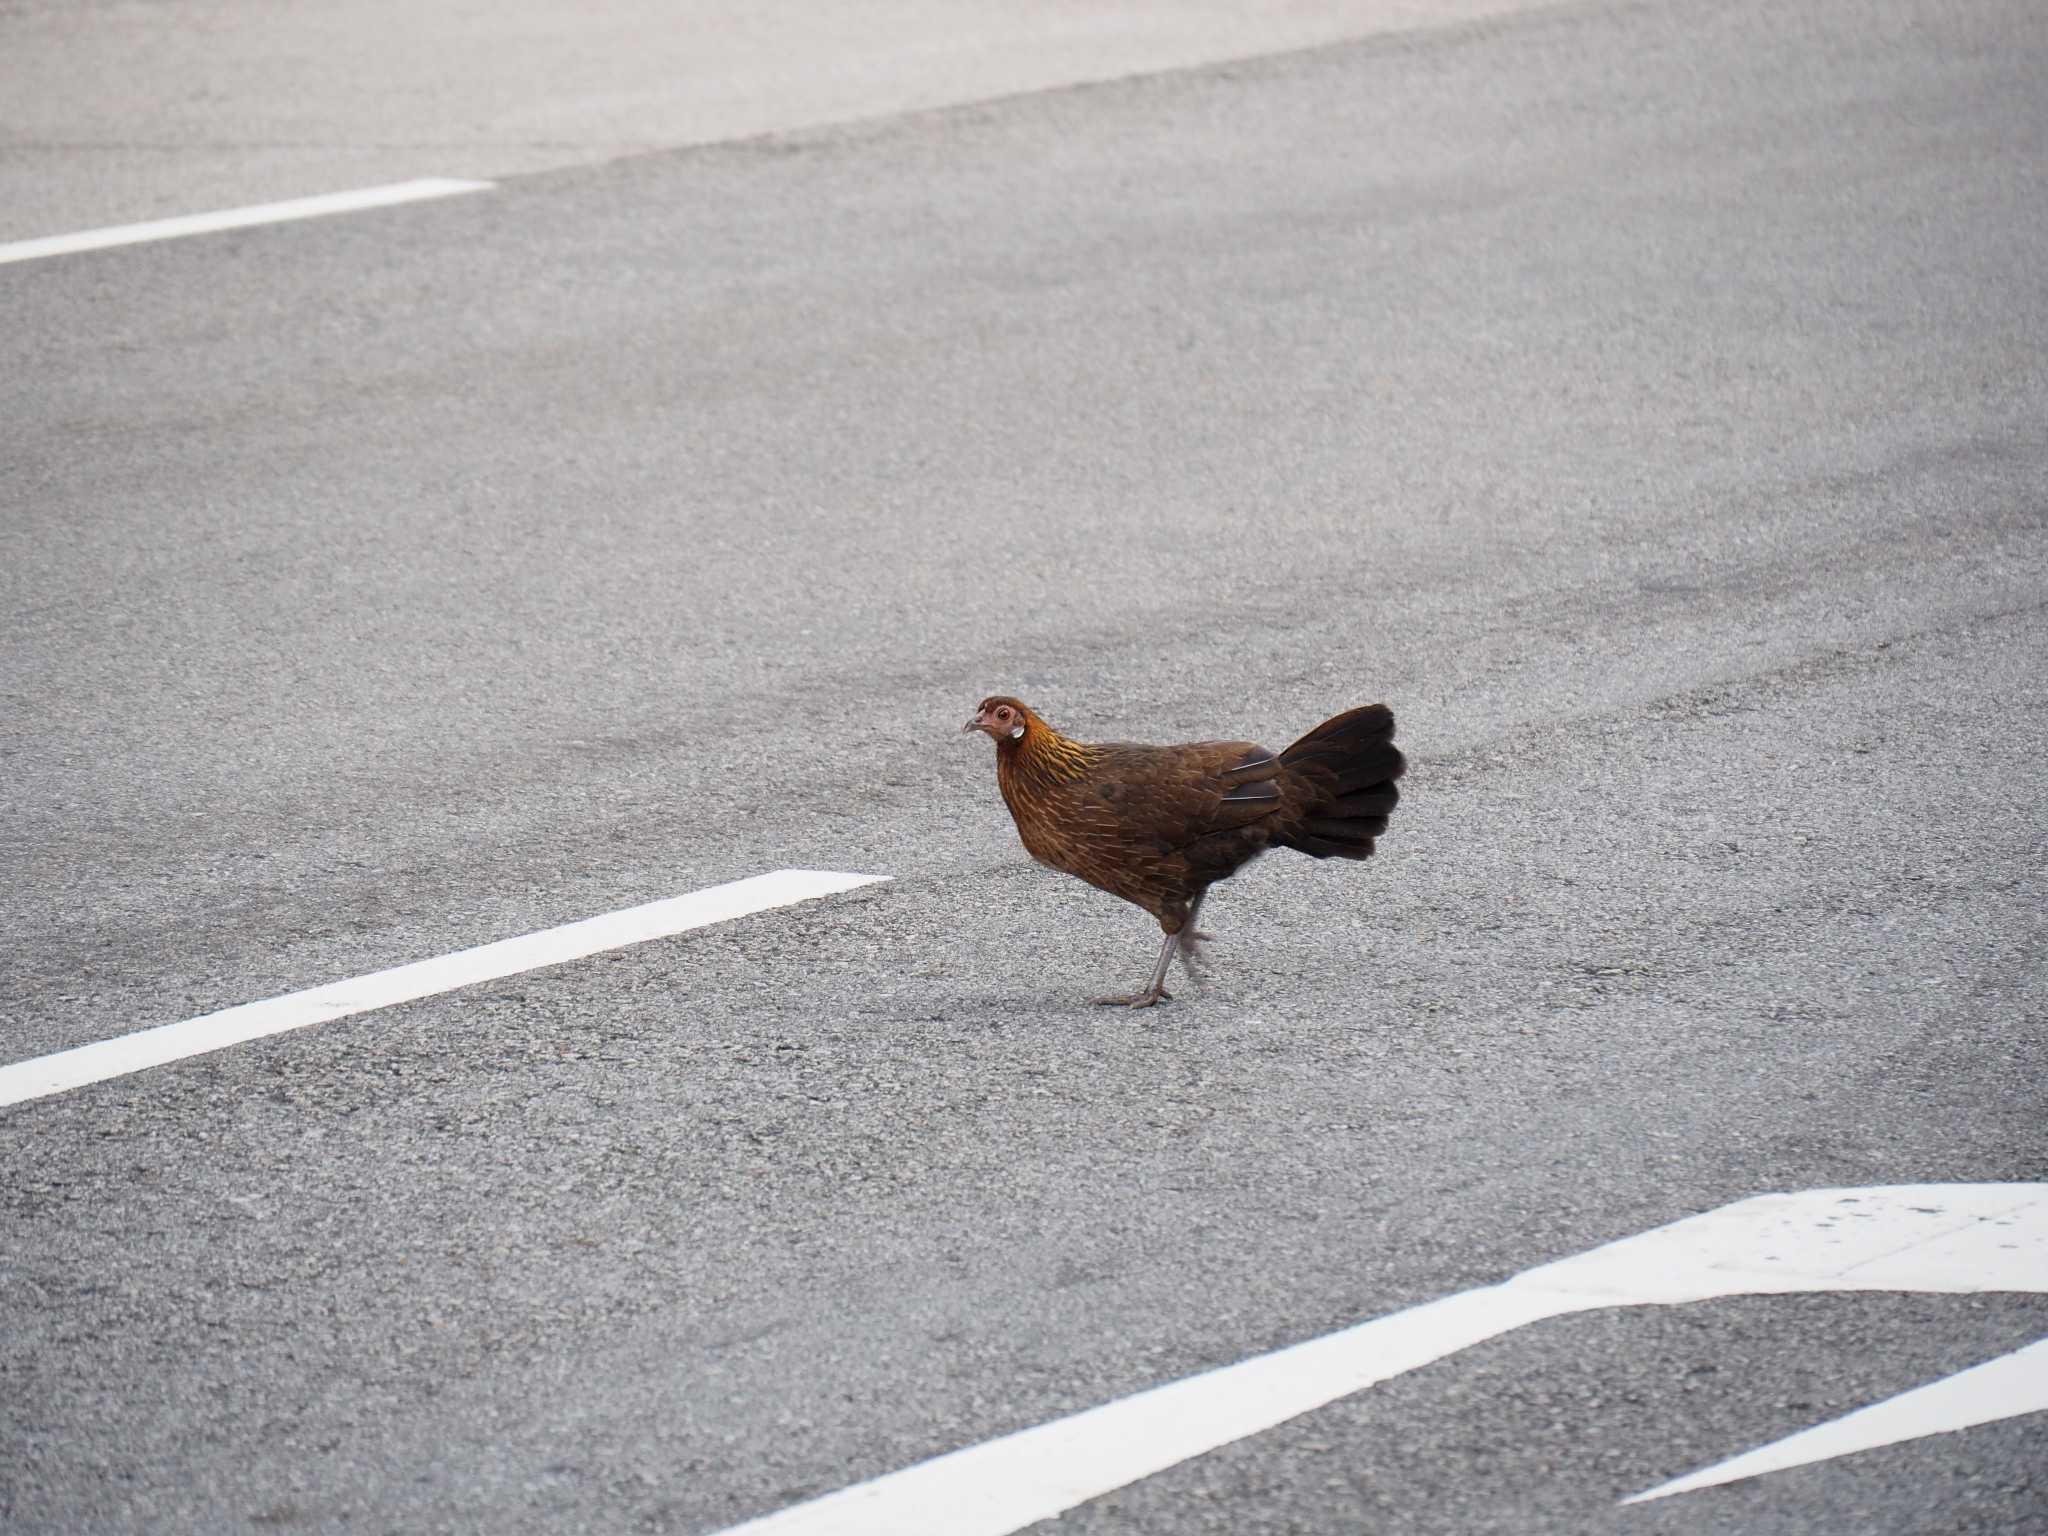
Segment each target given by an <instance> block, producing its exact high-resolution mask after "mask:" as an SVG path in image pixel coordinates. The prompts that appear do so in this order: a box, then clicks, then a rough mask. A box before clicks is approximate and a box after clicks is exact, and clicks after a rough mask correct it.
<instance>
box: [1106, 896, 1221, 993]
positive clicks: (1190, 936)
mask: <svg viewBox="0 0 2048 1536" xmlns="http://www.w3.org/2000/svg"><path fill="white" fill-rule="evenodd" d="M1208 894H1209V893H1208V892H1207V891H1203V892H1201V893H1200V894H1198V895H1197V896H1196V897H1195V899H1194V900H1193V901H1191V902H1190V903H1188V911H1187V916H1186V917H1184V918H1182V919H1181V921H1180V926H1179V927H1178V928H1175V929H1174V930H1173V931H1172V932H1171V933H1169V934H1167V936H1166V942H1165V943H1163V944H1161V945H1160V946H1159V963H1158V964H1157V965H1155V966H1153V967H1152V981H1151V983H1150V985H1148V986H1147V987H1146V988H1145V990H1144V991H1142V992H1139V993H1137V994H1136V995H1134V996H1131V997H1098V998H1096V999H1095V1001H1096V1003H1097V1004H1098V1005H1099V1006H1101V1007H1104V1008H1150V1007H1151V1006H1152V1005H1153V1004H1154V1003H1164V1002H1171V1001H1172V1000H1173V994H1172V993H1171V992H1169V991H1167V990H1166V972H1167V968H1168V967H1169V966H1171V965H1172V964H1173V957H1174V955H1175V954H1178V955H1179V956H1180V963H1181V964H1182V965H1183V966H1185V967H1186V968H1187V973H1188V976H1189V977H1190V978H1191V979H1192V980H1193V981H1194V982H1195V983H1196V985H1197V986H1199V985H1200V984H1201V972H1200V970H1199V969H1198V968H1197V967H1198V966H1199V964H1200V961H1201V954H1200V949H1201V942H1202V940H1204V939H1206V938H1208V937H1209V935H1208V934H1206V933H1200V932H1197V931H1196V928H1195V916H1196V914H1197V913H1199V912H1200V911H1201V910H1202V898H1203V897H1204V896H1207V895H1208Z"/></svg>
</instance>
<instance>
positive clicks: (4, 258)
mask: <svg viewBox="0 0 2048 1536" xmlns="http://www.w3.org/2000/svg"><path fill="white" fill-rule="evenodd" d="M496 185H497V183H496V182H491V181H456V180H454V179H452V178H449V177H446V176H428V177H423V178H421V179H420V180H418V181H398V182H393V183H391V184H390V185H388V186H382V187H363V188H360V189H359V190H357V191H354V192H328V193H324V194H322V195H321V196H319V197H295V198H292V199H290V200H289V201H286V202H282V203H257V204H254V205H252V206H250V207H247V208H223V209H221V210H220V211H219V212H217V213H189V214H185V215H183V216H182V217H179V218H175V219H151V220H150V221H149V222H148V223H146V224H113V225H109V226H108V227H107V228H105V229H86V230H80V231H79V232H78V233H77V234H71V235H45V236H43V237H42V238H41V239H38V240H16V241H13V242H12V243H10V244H7V245H0V265H4V264H5V263H7V262H10V261H34V260H35V259H36V258H37V257H39V256H67V255H69V254H71V253H72V252H74V251H97V250H101V249H104V248H105V247H107V246H110V245H137V244H140V243H141V242H142V241H145V240H175V239H178V238H179V237H180V236H183V235H208V234H212V233H214V232H215V231H216V230H222V229H243V228H246V227H247V226H249V225H251V224H284V223H289V222H290V221H291V220H293V219H316V218H320V217H322V216H323V215H326V214H330V213H356V212H359V211H361V210H362V209H365V208H386V207H389V206H391V205H392V204H393V203H417V202H420V201H423V200H424V199H426V198H430V197H453V196H455V195H456V194H458V193H461V192H483V191H487V190H488V189H490V188H491V187H494V186H496Z"/></svg>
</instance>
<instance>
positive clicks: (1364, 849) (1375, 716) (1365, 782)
mask: <svg viewBox="0 0 2048 1536" xmlns="http://www.w3.org/2000/svg"><path fill="white" fill-rule="evenodd" d="M1280 761H1281V764H1282V765H1283V766H1285V767H1287V768H1291V769H1293V770H1294V774H1293V775H1292V777H1293V778H1294V779H1295V781H1296V783H1298V784H1299V785H1300V786H1301V788H1302V789H1303V790H1306V791H1307V793H1306V794H1303V795H1301V811H1302V814H1301V815H1300V816H1299V817H1298V818H1296V819H1294V820H1293V821H1291V822H1290V823H1289V824H1288V826H1287V827H1286V829H1285V831H1283V832H1281V834H1280V835H1279V836H1278V837H1277V838H1276V839H1275V841H1276V842H1278V843H1280V844H1281V845H1282V846H1283V847H1287V848H1297V849H1299V850H1300V851H1301V852H1303V853H1306V854H1308V855H1310V856H1311V857H1312V858H1318V859H1329V858H1338V859H1366V858H1370V857H1372V850H1373V839H1374V838H1376V837H1378V836H1379V835H1380V834H1381V833H1382V832H1384V831H1386V830H1387V818H1388V817H1389V816H1391V815H1393V813H1394V807H1395V806H1396V805H1397V804H1399V803H1400V799H1401V791H1400V790H1399V788H1397V787H1396V785H1395V783H1394V781H1395V780H1396V779H1398V778H1400V777H1401V775H1402V774H1403V773H1404V772H1406V771H1407V767H1408V763H1407V760H1406V759H1405V758H1403V757H1402V756H1401V752H1400V749H1399V748H1397V747H1396V746H1395V745H1394V712H1393V711H1392V710H1390V709H1388V708H1387V706H1386V705H1384V704H1368V705H1366V706H1364V707H1363V708H1362V709H1351V710H1346V711H1345V712H1344V713H1343V714H1341V715H1338V716H1336V717H1335V718H1334V719H1330V720H1325V721H1324V722H1323V723H1322V724H1321V725H1319V726H1317V727H1316V728H1315V729H1314V730H1312V731H1310V732H1309V733H1308V734H1307V735H1306V736H1304V737H1302V738H1301V740H1299V741H1297V742H1296V743H1295V744H1294V745H1293V746H1291V747H1289V748H1288V749H1287V750H1286V751H1285V752H1282V753H1281V754H1280ZM1288 793H1289V795H1290V797H1292V796H1294V795H1295V794H1297V793H1299V791H1297V790H1295V789H1294V788H1293V787H1292V786H1290V787H1289V790H1288Z"/></svg>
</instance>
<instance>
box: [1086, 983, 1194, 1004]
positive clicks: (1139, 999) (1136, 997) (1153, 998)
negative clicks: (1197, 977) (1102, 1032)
mask: <svg viewBox="0 0 2048 1536" xmlns="http://www.w3.org/2000/svg"><path fill="white" fill-rule="evenodd" d="M1089 1001H1090V1002H1092V1003H1093V1004H1095V1006H1096V1007H1098V1008H1150V1007H1151V1006H1152V1005H1153V1004H1154V1003H1170V1002H1172V1001H1173V994H1172V993H1171V992H1169V991H1167V990H1166V989H1165V988H1164V987H1156V988H1154V989H1153V990H1152V991H1150V992H1133V993H1131V994H1130V995H1129V996H1128V997H1093V998H1090V999H1089Z"/></svg>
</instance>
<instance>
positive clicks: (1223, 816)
mask: <svg viewBox="0 0 2048 1536" xmlns="http://www.w3.org/2000/svg"><path fill="white" fill-rule="evenodd" d="M965 729H967V730H970V731H986V732H987V733H988V734H989V735H990V736H992V737H993V738H994V739H995V743H996V782H997V783H998V784H999V785H1000V786H1001V787H1002V791H1003V799H1004V801H1005V802H1007V803H1008V805H1009V807H1010V814H1011V816H1012V817H1014V818H1015V819H1016V822H1017V833H1018V835H1019V836H1020V837H1022V838H1023V840H1024V848H1025V851H1026V852H1027V853H1029V854H1030V855H1031V856H1032V857H1033V858H1034V859H1036V860H1038V861H1039V862H1040V863H1041V864H1049V865H1051V866H1052V867H1053V868H1054V869H1059V870H1065V871H1066V872H1067V873H1068V874H1070V875H1078V876H1080V877H1081V878H1082V879H1083V880H1086V881H1087V882H1088V883H1089V884H1090V885H1093V886H1096V887H1098V888H1100V889H1102V890H1105V891H1108V892H1109V893H1110V894H1111V895H1112V896H1121V897H1123V899H1124V900H1125V901H1129V902H1135V903H1136V904H1137V905H1139V906H1141V907H1143V908H1144V909H1145V910H1146V911H1147V912H1150V913H1151V914H1152V915H1153V916H1154V917H1156V918H1158V919H1159V926H1160V927H1161V928H1163V929H1165V930H1166V940H1165V942H1164V943H1163V944H1162V945H1161V946H1160V948H1159V963H1158V964H1157V965H1156V966H1154V967H1153V969H1152V980H1151V983H1150V985H1148V986H1147V987H1146V988H1145V990H1144V991H1142V992H1139V993H1137V994H1135V995H1134V996H1129V997H1099V998H1097V999H1095V1001H1097V1002H1098V1003H1111V1004H1121V1005H1125V1006H1128V1007H1132V1008H1149V1007H1150V1006H1151V1005H1152V1004H1154V1003H1156V1002H1159V1001H1160V1000H1161V999H1163V998H1168V997H1171V996H1172V994H1171V993H1170V992H1168V991H1167V990H1166V986H1165V983H1166V971H1167V967H1168V966H1170V965H1171V964H1172V963H1173V957H1174V955H1175V954H1176V953H1178V954H1179V955H1180V956H1181V961H1182V964H1184V965H1187V966H1189V967H1190V969H1192V967H1193V964H1194V961H1195V958H1196V955H1197V945H1198V943H1199V941H1200V940H1202V939H1205V938H1207V937H1208V935H1207V934H1204V933H1198V932H1197V931H1196V930H1195V916H1196V914H1197V913H1198V912H1200V910H1201V907H1202V898H1203V896H1204V895H1206V894H1207V892H1208V889H1209V887H1210V886H1211V885H1213V884H1215V883H1216V882H1217V881H1218V880H1222V879H1226V878H1228V877H1229V876H1230V875H1233V874H1235V873H1236V872H1237V871H1238V870H1239V869H1240V868H1242V867H1243V866H1244V865H1245V864H1247V863H1248V862H1250V861H1251V860H1252V859H1255V858H1257V857H1258V856H1259V855H1260V854H1262V853H1264V852H1265V851H1266V850H1267V849H1268V848H1295V849H1299V850H1300V851H1301V852H1303V853H1306V854H1308V855H1310V856H1311V857H1313V858H1318V859H1328V858H1340V859H1364V858H1370V857H1371V856H1372V851H1373V839H1374V838H1376V837H1378V836H1379V835H1380V834H1381V833H1382V832H1384V831H1386V829H1387V818H1388V817H1389V816H1390V815H1392V814H1393V810H1394V806H1395V804H1396V803H1397V802H1398V801H1399V799H1400V791H1399V789H1398V788H1397V787H1396V785H1395V783H1394V781H1395V780H1396V779H1398V778H1400V777H1401V774H1402V772H1403V771H1404V770H1405V769H1406V767H1407V764H1406V763H1405V761H1404V760H1403V759H1402V757H1401V754H1400V752H1399V750H1398V749H1396V747H1395V746H1394V715H1393V711H1391V710H1389V709H1388V708H1387V706H1386V705H1384V704H1367V705H1365V706H1364V707H1362V708H1359V709H1352V710H1346V711H1345V712H1344V713H1343V714H1341V715H1338V716H1335V717H1334V718H1332V719H1329V720H1325V721H1324V722H1323V723H1322V724H1321V725H1319V726H1317V727H1316V728H1315V729H1314V730H1312V731H1310V732H1309V733H1308V734H1307V735H1306V736H1304V737H1302V738H1301V740H1299V741H1297V742H1296V743H1295V744H1294V745H1293V746H1291V747H1289V748H1287V750H1286V751H1284V752H1269V751H1268V750H1266V748H1264V747H1261V746H1256V745H1254V744H1253V743H1251V742H1249V741H1195V742H1189V743H1187V744H1186V745H1183V746H1176V747H1147V746H1134V745H1132V744H1131V743H1129V742H1121V741H1109V742H1100V743H1096V744H1093V745H1090V744H1088V743H1085V742H1079V741H1075V740H1073V739H1072V738H1071V737H1067V736H1062V735H1061V734H1060V733H1059V732H1058V731H1056V730H1054V729H1053V728H1052V727H1051V726H1050V725H1047V724H1046V723H1045V721H1043V720H1042V719H1040V718H1039V717H1038V715H1037V714H1035V713H1034V712H1033V711H1032V710H1031V709H1030V708H1029V707H1028V706H1027V705H1025V704H1023V703H1022V702H1020V701H1019V700H1017V699H1013V698H1009V697H1007V696H1004V695H998V696H996V697H994V698H988V699H983V700H982V701H981V708H980V709H979V711H977V712H976V714H975V716H974V718H973V719H972V720H970V721H968V722H967V724H966V726H965Z"/></svg>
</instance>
